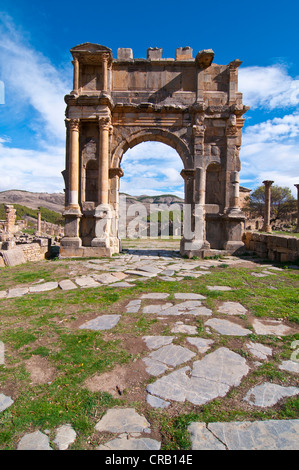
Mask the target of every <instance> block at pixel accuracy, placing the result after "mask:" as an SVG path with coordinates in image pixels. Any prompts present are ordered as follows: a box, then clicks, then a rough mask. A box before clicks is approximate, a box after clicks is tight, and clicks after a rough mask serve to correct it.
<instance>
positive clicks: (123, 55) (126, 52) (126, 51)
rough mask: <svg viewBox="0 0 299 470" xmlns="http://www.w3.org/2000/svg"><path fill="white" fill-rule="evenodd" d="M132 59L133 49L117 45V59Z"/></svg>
mask: <svg viewBox="0 0 299 470" xmlns="http://www.w3.org/2000/svg"><path fill="white" fill-rule="evenodd" d="M130 59H133V50H132V49H130V48H127V47H119V48H118V49H117V60H130Z"/></svg>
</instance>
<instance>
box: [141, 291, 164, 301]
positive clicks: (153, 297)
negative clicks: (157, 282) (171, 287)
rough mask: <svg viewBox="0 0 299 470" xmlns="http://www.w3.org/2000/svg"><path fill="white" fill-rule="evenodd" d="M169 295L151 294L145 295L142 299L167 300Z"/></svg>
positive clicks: (162, 293)
mask: <svg viewBox="0 0 299 470" xmlns="http://www.w3.org/2000/svg"><path fill="white" fill-rule="evenodd" d="M167 297H169V294H167V293H166V292H150V293H149V294H143V295H142V296H141V297H140V299H156V300H163V299H167Z"/></svg>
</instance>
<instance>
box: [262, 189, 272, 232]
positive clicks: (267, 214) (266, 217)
mask: <svg viewBox="0 0 299 470" xmlns="http://www.w3.org/2000/svg"><path fill="white" fill-rule="evenodd" d="M273 183H274V181H269V180H266V181H263V184H264V185H265V209H264V211H265V212H264V225H263V229H262V230H263V231H264V232H271V225H270V213H271V186H272V184H273Z"/></svg>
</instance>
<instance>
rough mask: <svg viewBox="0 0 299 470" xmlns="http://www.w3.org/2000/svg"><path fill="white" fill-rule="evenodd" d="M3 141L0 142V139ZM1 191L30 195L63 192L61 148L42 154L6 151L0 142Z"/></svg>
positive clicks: (51, 147) (48, 150) (45, 149)
mask: <svg viewBox="0 0 299 470" xmlns="http://www.w3.org/2000/svg"><path fill="white" fill-rule="evenodd" d="M1 140H2V139H1ZM0 162H1V191H5V190H9V189H20V190H26V191H33V192H62V190H63V187H64V183H63V178H62V175H61V171H62V170H61V168H62V166H63V165H64V147H60V146H57V147H55V146H50V145H48V146H45V147H44V149H42V150H28V149H19V148H11V147H8V146H7V145H6V144H5V143H3V142H1V141H0Z"/></svg>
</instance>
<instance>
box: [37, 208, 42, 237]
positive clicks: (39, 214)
mask: <svg viewBox="0 0 299 470" xmlns="http://www.w3.org/2000/svg"><path fill="white" fill-rule="evenodd" d="M41 231H42V214H41V211H40V210H39V211H38V213H37V231H36V235H40V234H41Z"/></svg>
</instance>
